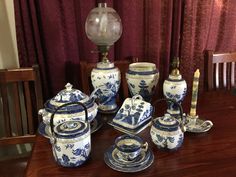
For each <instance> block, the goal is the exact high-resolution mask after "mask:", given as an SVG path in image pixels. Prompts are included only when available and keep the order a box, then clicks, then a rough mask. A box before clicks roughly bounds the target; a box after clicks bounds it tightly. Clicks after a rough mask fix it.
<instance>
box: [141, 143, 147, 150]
mask: <svg viewBox="0 0 236 177" xmlns="http://www.w3.org/2000/svg"><path fill="white" fill-rule="evenodd" d="M141 149H142V150H143V151H144V152H147V150H148V143H147V142H146V143H144V144H143V145H142V147H141Z"/></svg>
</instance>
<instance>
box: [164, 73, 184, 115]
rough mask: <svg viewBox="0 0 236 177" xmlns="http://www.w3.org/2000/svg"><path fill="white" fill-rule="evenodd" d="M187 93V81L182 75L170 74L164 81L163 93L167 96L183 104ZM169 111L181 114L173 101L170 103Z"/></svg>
mask: <svg viewBox="0 0 236 177" xmlns="http://www.w3.org/2000/svg"><path fill="white" fill-rule="evenodd" d="M186 93H187V83H186V81H185V80H183V79H182V76H181V75H180V77H175V76H169V78H168V79H167V80H165V81H164V84H163V94H164V96H165V97H166V98H169V99H172V100H175V101H176V102H178V103H180V104H181V102H182V101H183V99H184V97H185V95H186ZM168 112H169V113H171V114H179V111H178V108H176V106H175V105H174V104H173V103H171V104H170V105H169V107H168Z"/></svg>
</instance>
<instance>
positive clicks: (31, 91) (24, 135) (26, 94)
mask: <svg viewBox="0 0 236 177" xmlns="http://www.w3.org/2000/svg"><path fill="white" fill-rule="evenodd" d="M0 94H1V95H0V99H1V100H0V101H1V102H2V104H1V103H0V105H2V108H1V109H2V110H3V118H1V119H3V120H1V121H2V122H3V125H4V136H3V137H0V146H1V145H10V144H23V143H32V142H34V138H35V130H36V129H37V124H38V123H39V116H38V114H37V111H38V110H39V109H40V108H42V107H43V98H42V88H41V81H40V74H39V67H38V66H37V65H35V66H33V67H32V68H18V69H3V70H0Z"/></svg>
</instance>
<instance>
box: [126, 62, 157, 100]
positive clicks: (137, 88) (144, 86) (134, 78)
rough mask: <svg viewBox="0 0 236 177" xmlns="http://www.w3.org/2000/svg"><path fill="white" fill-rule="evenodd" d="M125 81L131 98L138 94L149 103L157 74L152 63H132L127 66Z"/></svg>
mask: <svg viewBox="0 0 236 177" xmlns="http://www.w3.org/2000/svg"><path fill="white" fill-rule="evenodd" d="M126 79H127V82H128V87H129V90H130V93H131V94H132V96H133V95H136V94H139V95H141V96H142V97H144V99H145V100H146V101H149V100H150V99H151V96H152V94H153V91H154V89H155V87H156V85H157V83H158V80H159V72H158V71H157V70H156V65H155V64H154V63H147V62H138V63H133V64H130V65H129V71H128V72H127V73H126Z"/></svg>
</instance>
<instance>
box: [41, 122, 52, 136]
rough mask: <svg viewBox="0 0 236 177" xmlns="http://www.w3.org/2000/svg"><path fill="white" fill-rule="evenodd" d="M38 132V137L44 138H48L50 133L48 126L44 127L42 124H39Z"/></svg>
mask: <svg viewBox="0 0 236 177" xmlns="http://www.w3.org/2000/svg"><path fill="white" fill-rule="evenodd" d="M38 132H39V134H40V135H42V136H44V137H45V138H50V136H51V131H50V129H49V126H48V125H46V124H45V123H44V122H41V123H40V124H39V127H38Z"/></svg>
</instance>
